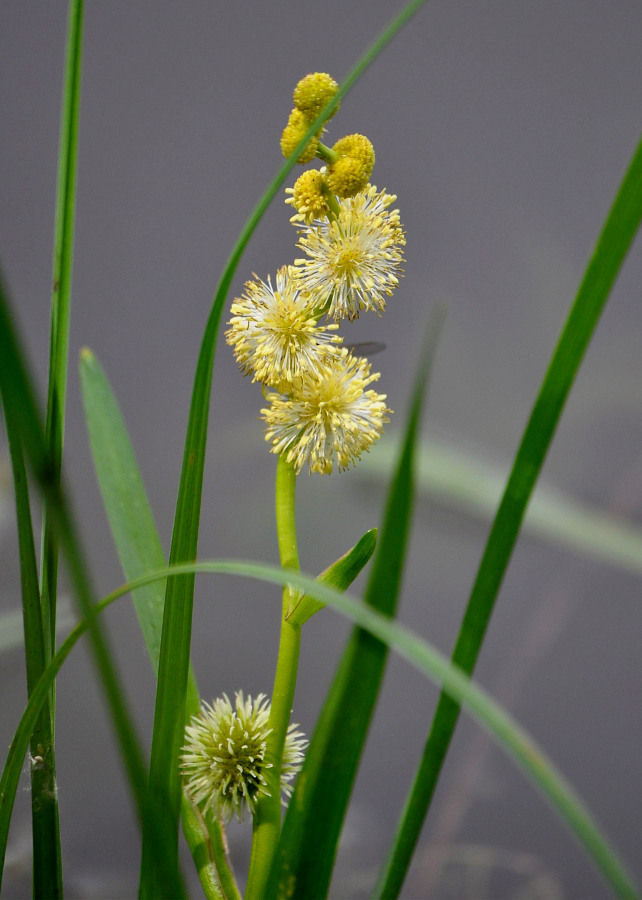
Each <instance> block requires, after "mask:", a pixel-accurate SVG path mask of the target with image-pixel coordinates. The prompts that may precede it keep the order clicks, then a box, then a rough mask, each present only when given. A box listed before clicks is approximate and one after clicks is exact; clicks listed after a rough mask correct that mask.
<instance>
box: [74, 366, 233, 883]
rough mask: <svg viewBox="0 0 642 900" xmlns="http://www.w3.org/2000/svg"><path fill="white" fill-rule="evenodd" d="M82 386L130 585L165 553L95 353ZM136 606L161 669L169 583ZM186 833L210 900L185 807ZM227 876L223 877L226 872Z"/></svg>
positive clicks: (208, 874) (192, 684)
mask: <svg viewBox="0 0 642 900" xmlns="http://www.w3.org/2000/svg"><path fill="white" fill-rule="evenodd" d="M80 382H81V387H82V394H83V403H84V407H85V419H86V422H87V429H88V432H89V440H90V444H91V451H92V457H93V460H94V466H95V468H96V475H97V478H98V484H99V486H100V491H101V494H102V498H103V503H104V505H105V511H106V513H107V518H108V520H109V526H110V529H111V533H112V536H113V538H114V543H115V545H116V549H117V551H118V556H119V559H120V562H121V565H122V567H123V572H124V573H125V577H126V578H127V580H128V581H132V580H133V579H134V578H137V577H138V576H139V575H144V574H145V573H146V572H152V571H155V570H157V569H161V568H162V567H163V566H164V565H166V561H165V554H164V553H163V548H162V545H161V541H160V537H159V536H158V531H157V529H156V524H155V522H154V516H153V513H152V510H151V507H150V505H149V500H148V498H147V492H146V491H145V486H144V484H143V480H142V477H141V475H140V470H139V467H138V462H137V460H136V456H135V454H134V449H133V447H132V445H131V441H130V438H129V434H128V433H127V428H126V426H125V423H124V421H123V417H122V414H121V411H120V409H119V407H118V403H117V401H116V398H115V396H114V394H113V391H112V389H111V387H110V385H109V382H108V380H107V377H106V375H105V373H104V371H103V369H102V367H101V366H100V363H99V362H98V360H97V359H96V357H95V356H94V354H93V353H92V352H91V351H90V350H87V349H84V350H83V351H82V352H81V356H80ZM132 596H133V601H134V608H135V610H136V615H137V617H138V622H139V624H140V628H141V632H142V634H143V638H144V640H145V644H146V646H147V651H148V653H149V657H150V660H151V663H152V666H153V669H154V672H157V671H158V659H159V654H160V640H161V629H162V624H163V604H164V602H165V584H164V583H162V582H158V581H154V582H152V583H150V584H147V585H145V586H144V587H142V588H140V590H138V591H135V592H134V594H133V595H132ZM199 709H200V697H199V692H198V687H197V684H196V678H195V676H194V671H193V669H192V667H191V666H190V668H189V675H188V691H187V716H188V717H190V716H193V715H196V714H197V713H198V712H199ZM181 817H182V820H183V832H184V834H185V837H186V840H187V843H188V845H189V847H190V850H191V852H192V856H193V857H194V862H195V864H196V868H197V871H198V873H199V877H200V878H201V883H202V885H203V889H204V890H205V892H206V896H210V895H211V892H212V882H213V879H212V871H211V860H210V859H209V858H204V856H203V849H204V848H203V840H202V831H201V825H202V823H201V822H200V821H199V820H198V814H197V813H196V811H195V810H194V809H193V807H192V805H191V804H190V803H189V802H188V801H187V800H185V799H184V800H183V801H182V804H181ZM210 843H211V844H212V845H213V846H212V850H213V852H214V853H215V854H217V856H218V857H220V856H221V854H222V852H223V851H222V846H219V844H220V845H222V843H223V836H222V833H221V830H220V828H216V829H214V831H213V834H212V835H211V837H210ZM223 874H225V873H223Z"/></svg>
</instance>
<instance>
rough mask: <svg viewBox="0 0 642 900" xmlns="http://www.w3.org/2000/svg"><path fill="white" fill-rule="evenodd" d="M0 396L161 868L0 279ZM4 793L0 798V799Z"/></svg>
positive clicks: (119, 693)
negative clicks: (58, 550)
mask: <svg viewBox="0 0 642 900" xmlns="http://www.w3.org/2000/svg"><path fill="white" fill-rule="evenodd" d="M0 397H1V399H2V404H3V408H4V414H5V418H6V420H7V422H12V423H14V425H15V427H16V430H17V433H18V437H19V440H20V442H21V445H22V447H23V449H24V453H25V458H26V460H27V461H28V463H29V464H30V467H31V471H32V473H33V475H34V477H35V480H36V482H37V486H38V488H39V490H40V492H41V493H42V495H43V497H46V498H47V502H48V505H49V509H50V512H51V517H52V524H53V526H54V528H55V529H56V534H57V536H58V540H59V542H60V546H61V547H62V550H63V552H64V554H65V557H66V561H67V565H68V570H69V576H70V581H71V585H72V589H73V593H74V596H75V599H76V602H77V605H78V609H79V612H80V615H81V616H82V617H83V618H87V619H88V620H89V626H88V627H89V640H90V645H91V649H92V653H93V657H94V663H95V665H96V669H97V672H98V675H99V679H100V683H101V686H102V688H103V691H104V694H105V698H106V702H107V706H108V709H109V712H110V714H111V719H112V724H113V727H114V731H115V734H116V737H117V739H118V742H119V746H120V750H121V753H122V756H123V760H124V763H125V769H126V772H127V775H128V778H129V782H130V787H131V790H132V794H133V796H134V800H135V802H136V806H137V811H138V814H139V817H140V819H141V820H142V819H144V818H145V813H148V815H149V816H150V817H151V813H149V809H152V810H153V818H154V822H153V824H152V826H151V827H152V831H151V837H150V840H151V843H152V846H153V848H154V853H155V855H157V857H158V859H159V861H160V863H159V864H160V865H161V867H163V866H164V859H165V858H166V852H165V848H166V846H167V844H168V832H167V829H166V827H165V818H164V810H163V808H162V806H161V805H160V803H158V802H157V798H156V797H154V796H153V795H150V793H149V791H148V788H147V773H146V767H145V764H144V761H143V755H142V751H141V748H140V743H139V741H138V737H137V735H136V733H135V730H134V726H133V724H132V718H131V715H130V713H129V711H128V707H127V703H126V700H125V693H124V690H123V688H122V685H121V683H120V679H119V677H118V674H117V670H116V665H115V662H114V658H113V654H112V652H111V649H110V647H109V643H108V641H107V638H106V635H105V633H104V630H103V628H102V626H101V624H100V621H99V620H98V619H97V618H96V617H95V616H94V615H93V590H92V588H91V584H90V580H89V575H88V570H87V566H86V564H85V560H84V554H83V552H82V548H81V542H80V539H79V537H78V531H77V529H76V527H75V524H74V522H73V519H72V517H71V514H70V511H69V508H68V504H67V502H66V500H65V494H64V492H63V490H62V489H61V486H60V481H59V478H58V476H57V473H56V467H55V464H54V461H53V460H52V457H51V454H50V453H49V450H48V447H47V444H46V440H45V433H44V427H43V425H42V422H41V419H40V415H39V412H38V405H37V402H36V399H35V391H34V388H33V379H32V378H31V377H30V375H29V373H28V370H27V365H26V362H25V356H24V353H23V352H22V349H21V347H20V344H19V342H18V339H17V336H16V333H15V329H14V324H13V319H12V316H11V313H10V310H9V305H8V302H7V299H6V293H5V290H4V285H3V283H2V281H1V279H0ZM3 802H4V797H0V803H3ZM164 874H165V877H166V878H167V882H168V884H170V885H171V889H172V890H174V896H175V897H177V898H179V897H182V896H183V888H182V884H181V882H180V879H179V877H178V873H177V871H176V869H170V868H169V867H165V868H164Z"/></svg>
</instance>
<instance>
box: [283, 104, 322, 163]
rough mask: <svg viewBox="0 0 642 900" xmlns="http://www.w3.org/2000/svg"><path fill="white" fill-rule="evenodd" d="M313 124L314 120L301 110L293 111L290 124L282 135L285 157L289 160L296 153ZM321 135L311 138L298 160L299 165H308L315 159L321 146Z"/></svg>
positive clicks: (289, 120)
mask: <svg viewBox="0 0 642 900" xmlns="http://www.w3.org/2000/svg"><path fill="white" fill-rule="evenodd" d="M311 124H312V119H309V118H308V117H307V116H306V115H305V113H302V112H301V110H300V109H293V110H292V112H291V113H290V118H289V119H288V124H287V125H286V126H285V128H284V129H283V134H282V135H281V152H282V153H283V156H285V157H286V158H287V157H288V156H291V155H292V154H293V153H294V151H295V149H296V147H297V145H298V144H299V142H300V141H301V140H302V139H303V137H304V135H305V133H306V131H307V130H308V128H309V127H310V125H311ZM319 134H320V132H319ZM319 134H317V135H315V136H313V137H311V138H310V140H309V141H308V143H307V144H306V145H305V147H304V148H303V152H302V153H301V155H300V156H299V157H298V159H297V162H298V163H308V162H310V160H312V159H314V157H315V156H316V152H317V147H318V146H319Z"/></svg>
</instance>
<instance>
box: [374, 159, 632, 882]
mask: <svg viewBox="0 0 642 900" xmlns="http://www.w3.org/2000/svg"><path fill="white" fill-rule="evenodd" d="M641 221H642V142H640V144H638V147H637V150H636V152H635V154H634V156H633V159H632V162H631V164H630V166H629V169H628V171H627V172H626V174H625V176H624V180H623V182H622V184H621V186H620V189H619V191H618V193H617V196H616V198H615V201H614V203H613V206H612V208H611V211H610V213H609V215H608V217H607V219H606V222H605V224H604V227H603V229H602V232H601V234H600V236H599V239H598V242H597V246H596V248H595V251H594V253H593V256H592V257H591V260H590V262H589V264H588V267H587V269H586V272H585V275H584V278H583V280H582V283H581V284H580V287H579V290H578V293H577V296H576V298H575V301H574V303H573V305H572V307H571V310H570V313H569V315H568V318H567V320H566V323H565V325H564V328H563V330H562V333H561V335H560V338H559V341H558V344H557V347H556V348H555V351H554V353H553V356H552V359H551V362H550V364H549V367H548V370H547V372H546V374H545V376H544V380H543V382H542V385H541V388H540V391H539V394H538V397H537V399H536V401H535V405H534V406H533V410H532V412H531V415H530V418H529V420H528V423H527V425H526V430H525V431H524V435H523V437H522V440H521V443H520V445H519V449H518V451H517V455H516V457H515V461H514V464H513V468H512V471H511V474H510V477H509V479H508V483H507V485H506V489H505V491H504V495H503V497H502V501H501V503H500V506H499V509H498V511H497V515H496V517H495V521H494V522H493V526H492V528H491V532H490V535H489V538H488V543H487V544H486V549H485V551H484V555H483V557H482V561H481V564H480V566H479V570H478V572H477V577H476V579H475V583H474V585H473V589H472V593H471V596H470V600H469V602H468V606H467V609H466V612H465V614H464V618H463V621H462V625H461V629H460V632H459V636H458V638H457V642H456V644H455V649H454V651H453V655H452V660H453V662H454V663H455V664H456V665H458V666H459V667H460V668H461V669H462V670H463V671H464V672H465V673H466V674H468V675H470V674H472V672H473V669H474V667H475V663H476V661H477V657H478V655H479V651H480V649H481V645H482V642H483V640H484V635H485V634H486V628H487V626H488V622H489V619H490V615H491V613H492V610H493V606H494V604H495V599H496V597H497V594H498V592H499V588H500V586H501V583H502V579H503V577H504V572H505V571H506V568H507V566H508V562H509V559H510V556H511V553H512V551H513V547H514V546H515V542H516V540H517V535H518V532H519V528H520V525H521V522H522V519H523V517H524V513H525V510H526V506H527V504H528V500H529V498H530V495H531V492H532V490H533V487H534V485H535V481H536V480H537V476H538V475H539V472H540V470H541V467H542V465H543V462H544V458H545V456H546V453H547V451H548V448H549V446H550V443H551V441H552V439H553V434H554V433H555V428H556V427H557V423H558V421H559V418H560V416H561V414H562V409H563V407H564V403H565V402H566V398H567V396H568V393H569V391H570V389H571V386H572V384H573V381H574V379H575V375H576V374H577V371H578V369H579V367H580V363H581V361H582V359H583V356H584V353H585V351H586V348H587V346H588V343H589V341H590V339H591V336H592V334H593V331H594V330H595V327H596V325H597V322H598V319H599V317H600V314H601V312H602V310H603V308H604V305H605V303H606V301H607V299H608V296H609V293H610V291H611V288H612V286H613V284H614V282H615V279H616V277H617V274H618V272H619V270H620V267H621V266H622V263H623V262H624V259H625V257H626V254H627V252H628V249H629V247H630V246H631V243H632V242H633V239H634V237H635V235H636V233H637V231H638V228H639V226H640V222H641ZM458 716H459V704H458V703H457V701H456V700H455V699H453V698H452V697H451V696H449V695H448V694H446V693H445V692H442V694H441V696H440V698H439V702H438V704H437V710H436V712H435V716H434V719H433V722H432V726H431V729H430V733H429V735H428V740H427V742H426V746H425V748H424V752H423V756H422V760H421V763H420V765H419V768H418V770H417V773H416V776H415V780H414V782H413V785H412V788H411V790H410V793H409V795H408V798H407V801H406V804H405V807H404V810H403V812H402V816H401V819H400V821H399V824H398V827H397V830H396V834H395V838H394V841H393V845H392V848H391V851H390V854H389V856H388V858H387V859H386V861H385V862H384V866H383V868H382V871H381V874H380V876H379V880H378V883H377V888H376V891H375V896H376V897H386V898H390V897H396V896H397V895H398V893H399V891H400V889H401V885H402V884H403V880H404V878H405V875H406V872H407V870H408V866H409V865H410V860H411V858H412V854H413V851H414V848H415V846H416V843H417V840H418V838H419V833H420V831H421V828H422V825H423V822H424V819H425V817H426V814H427V812H428V809H429V806H430V802H431V800H432V796H433V793H434V789H435V786H436V784H437V780H438V778H439V773H440V772H441V768H442V765H443V761H444V759H445V757H446V753H447V751H448V747H449V746H450V741H451V738H452V735H453V732H454V730H455V726H456V724H457V719H458Z"/></svg>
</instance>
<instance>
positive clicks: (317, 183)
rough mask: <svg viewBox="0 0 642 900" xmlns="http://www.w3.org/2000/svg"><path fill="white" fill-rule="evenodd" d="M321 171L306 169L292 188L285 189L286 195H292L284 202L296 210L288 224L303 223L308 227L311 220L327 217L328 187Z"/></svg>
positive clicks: (323, 171) (323, 172) (323, 170)
mask: <svg viewBox="0 0 642 900" xmlns="http://www.w3.org/2000/svg"><path fill="white" fill-rule="evenodd" d="M324 176H325V167H324V168H323V169H308V170H307V172H304V173H303V175H300V176H299V177H298V178H297V180H296V181H295V182H294V187H293V188H286V189H285V193H286V194H292V196H291V197H288V199H287V200H286V201H285V202H286V203H290V204H291V205H292V206H293V207H294V208H295V209H296V215H294V216H292V218H291V219H290V222H305V224H306V225H309V224H310V222H312V220H313V219H325V218H327V215H328V186H327V185H326V182H325V177H324Z"/></svg>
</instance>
